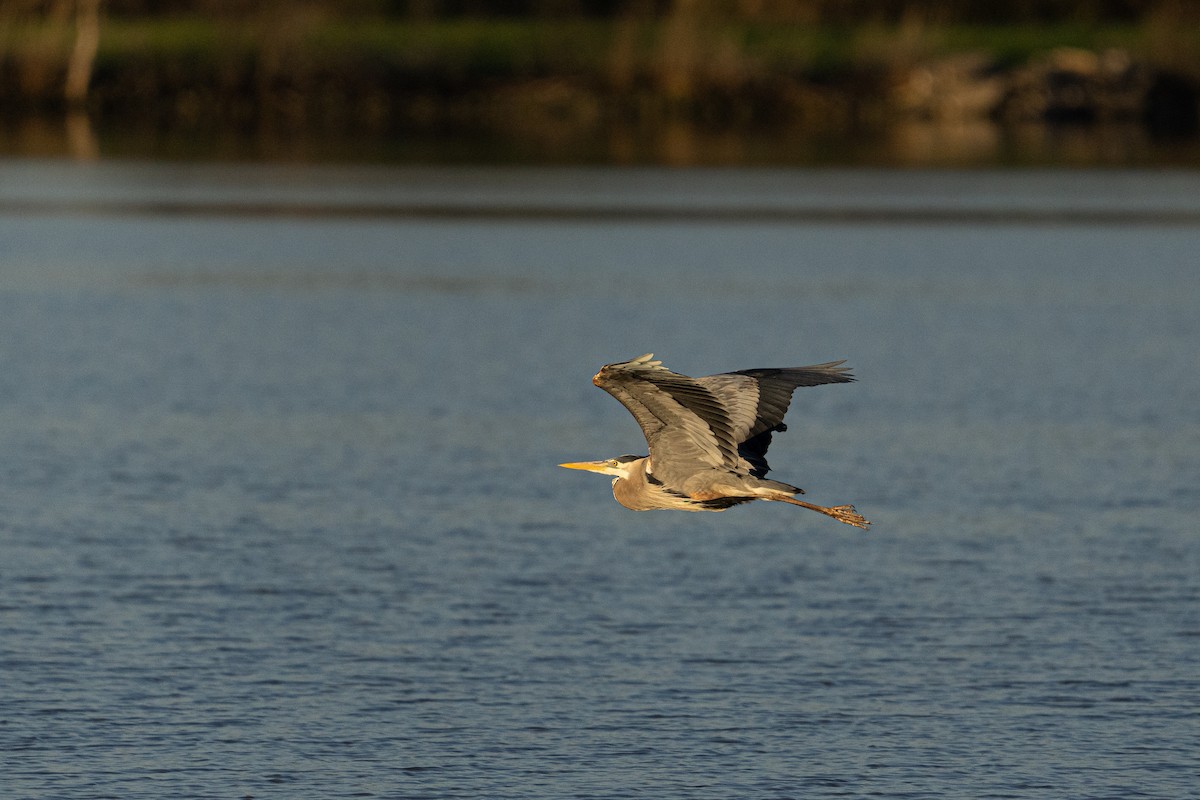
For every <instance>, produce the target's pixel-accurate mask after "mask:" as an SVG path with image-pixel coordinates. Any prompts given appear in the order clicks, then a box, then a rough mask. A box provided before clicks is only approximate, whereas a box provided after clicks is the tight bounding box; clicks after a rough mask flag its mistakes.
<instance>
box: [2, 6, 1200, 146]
mask: <svg viewBox="0 0 1200 800" xmlns="http://www.w3.org/2000/svg"><path fill="white" fill-rule="evenodd" d="M1198 96H1200V2H1193V1H1192V0H1008V1H1007V2H995V0H786V1H785V0H487V1H486V2H484V0H337V1H336V2H335V1H334V0H286V1H285V0H264V2H257V3H247V2H242V1H240V0H238V1H235V0H0V104H2V105H3V108H4V109H5V110H6V111H7V112H8V114H9V115H11V114H17V113H21V112H22V111H25V112H31V113H44V112H46V111H48V110H50V111H53V110H58V109H61V108H68V109H75V110H76V111H86V112H88V113H89V114H93V115H98V116H109V117H112V116H119V117H121V118H122V119H134V118H141V119H149V120H151V121H153V122H154V124H158V125H163V126H175V125H192V126H197V125H199V126H203V125H221V126H229V125H231V124H232V125H235V126H242V127H246V128H254V127H256V126H260V125H262V124H271V125H274V126H276V127H279V126H308V127H313V126H315V127H318V128H326V129H330V128H347V129H355V130H361V129H373V130H391V129H396V130H401V129H412V128H422V129H425V130H440V129H448V128H461V127H464V126H466V127H471V126H476V127H482V128H491V127H496V126H501V127H507V128H510V129H511V128H525V129H528V130H530V131H534V132H537V133H538V134H539V135H541V134H545V132H547V131H552V130H555V129H576V130H577V129H579V128H581V127H588V126H597V125H603V124H605V123H607V122H611V121H612V120H614V119H617V120H624V121H629V120H642V121H644V120H655V119H664V118H670V119H684V120H687V121H689V123H691V124H698V125H704V126H708V127H713V128H727V129H736V128H744V127H753V126H769V125H775V124H779V123H787V124H796V123H798V122H799V123H804V124H811V125H823V126H828V127H838V126H850V125H863V124H868V125H870V124H885V123H886V121H887V120H888V119H891V118H894V117H896V116H897V115H907V116H919V117H922V118H927V119H933V120H938V119H966V118H978V119H991V120H995V121H1000V122H1004V121H1011V120H1022V121H1025V120H1048V119H1059V120H1070V121H1075V122H1091V121H1097V120H1101V121H1102V120H1109V119H1122V120H1136V121H1142V122H1145V123H1147V124H1148V125H1151V126H1155V127H1156V128H1158V129H1160V130H1164V131H1170V132H1177V133H1185V134H1194V133H1195V132H1196V129H1197V127H1198V123H1197V118H1198V117H1200V107H1198V100H1197V97H1198Z"/></svg>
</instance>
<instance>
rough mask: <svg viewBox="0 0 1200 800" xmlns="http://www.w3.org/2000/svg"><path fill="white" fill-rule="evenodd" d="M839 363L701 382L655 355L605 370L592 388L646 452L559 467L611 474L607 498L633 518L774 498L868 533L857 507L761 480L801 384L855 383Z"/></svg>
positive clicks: (749, 372) (714, 377)
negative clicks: (614, 403)
mask: <svg viewBox="0 0 1200 800" xmlns="http://www.w3.org/2000/svg"><path fill="white" fill-rule="evenodd" d="M842 363H843V362H841V361H831V362H829V363H826V364H814V365H813V366H808V367H793V368H778V369H747V370H740V371H738V372H727V373H722V374H720V375H707V376H705V377H701V378H689V377H688V376H686V375H680V374H678V373H675V372H672V371H670V370H669V369H667V368H666V367H664V366H662V362H660V361H656V360H654V355H653V354H652V353H647V354H646V355H643V356H639V357H638V358H635V359H632V360H631V361H623V362H620V363H616V364H607V365H605V366H604V367H601V368H600V371H599V372H597V373H596V375H595V377H593V378H592V383H594V384H596V385H597V386H599V387H600V388H601V389H603V390H604V391H606V392H608V393H609V394H611V395H612V396H613V397H615V398H616V399H617V400H619V401H620V402H621V404H622V405H624V406H625V408H626V409H628V410H629V412H630V413H631V414H633V417H634V419H636V420H637V423H638V425H639V426H641V428H642V433H643V434H645V436H646V443H647V444H648V445H649V449H650V454H649V455H647V456H641V457H639V456H632V455H627V456H619V457H617V458H608V459H602V460H600V461H581V462H572V463H568V464H561V465H560V466H563V467H567V468H569V469H583V470H588V471H591V472H599V473H602V474H604V475H611V476H612V478H613V482H612V484H613V496H614V497H615V498H616V500H617V502H618V503H620V504H621V505H623V506H625V507H626V508H630V509H633V510H634V511H650V510H653V509H660V508H667V509H679V510H683V511H724V510H725V509H727V508H730V507H731V506H735V505H738V504H740V503H748V502H751V501H752V500H775V501H779V502H784V503H790V504H792V505H797V506H801V507H803V508H808V509H812V510H813V511H818V512H820V513H822V514H825V515H827V516H830V517H833V518H834V519H836V520H839V521H841V522H845V523H846V524H848V525H854V526H856V527H859V528H866V527H867V526H868V525H870V523H869V522H867V520H865V519H863V517H862V515H860V514H859V513H858V512H857V511H856V510H855V509H854V507H853V506H848V505H843V506H831V507H826V506H818V505H815V504H812V503H807V502H804V501H803V500H797V499H796V497H795V495H797V494H803V493H804V490H803V489H800V488H798V487H796V486H792V485H791V484H787V483H782V482H781V481H775V480H771V479H769V478H767V477H766V475H767V472H768V471H769V470H770V467H769V466H768V464H767V459H766V455H767V448H768V447H770V445H771V437H772V435H773V434H775V433H780V432H783V431H785V430H787V426H786V425H784V424H783V418H784V415H786V414H787V410H788V406H789V405H790V404H791V400H792V392H793V391H795V389H796V388H797V387H800V386H818V385H820V384H824V383H849V382H851V381H853V380H854V377H853V376H852V375H851V374H850V371H849V370H848V369H846V368H845V367H842V366H841V364H842Z"/></svg>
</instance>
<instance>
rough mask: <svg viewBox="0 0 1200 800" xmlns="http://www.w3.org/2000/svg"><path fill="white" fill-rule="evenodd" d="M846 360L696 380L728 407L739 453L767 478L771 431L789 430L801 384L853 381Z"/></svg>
mask: <svg viewBox="0 0 1200 800" xmlns="http://www.w3.org/2000/svg"><path fill="white" fill-rule="evenodd" d="M844 363H845V361H844V360H842V361H829V362H826V363H824V364H813V365H811V366H808V367H784V368H767V369H743V370H738V371H737V372H726V373H721V374H720V375H706V376H705V377H702V378H696V379H695V380H696V382H697V383H699V384H700V385H701V386H704V387H706V388H707V389H708V390H709V391H710V392H712V393H713V395H714V396H715V397H717V398H718V400H720V402H721V403H723V404H724V406H725V407H726V409H728V413H729V417H730V422H731V424H732V425H733V431H734V439H735V441H736V442H737V445H738V453H739V455H740V456H741V458H742V459H743V460H744V461H745V462H746V464H747V465H748V469H749V472H750V474H751V475H755V476H756V477H759V478H761V477H764V476H765V475H766V474H767V472H768V471H769V470H770V466H769V465H768V464H767V458H766V456H767V448H768V447H770V446H771V434H772V433H774V432H776V431H785V430H787V426H786V425H784V424H783V418H784V416H786V415H787V411H788V407H789V406H790V405H791V402H792V392H794V391H795V390H796V389H797V388H798V387H800V386H820V385H821V384H824V383H849V382H851V381H853V380H854V376H853V375H851V374H850V370H849V369H848V368H846V367H843V366H841V365H842V364H844Z"/></svg>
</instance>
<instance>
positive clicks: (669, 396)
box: [592, 353, 740, 485]
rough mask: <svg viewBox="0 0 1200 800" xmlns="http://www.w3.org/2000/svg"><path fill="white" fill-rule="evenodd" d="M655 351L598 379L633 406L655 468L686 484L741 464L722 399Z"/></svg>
mask: <svg viewBox="0 0 1200 800" xmlns="http://www.w3.org/2000/svg"><path fill="white" fill-rule="evenodd" d="M653 357H654V356H653V354H652V353H647V354H646V355H644V356H639V357H638V358H635V359H632V360H631V361H624V362H621V363H617V364H607V365H605V366H603V367H601V368H600V371H599V372H597V373H596V375H595V377H594V378H592V383H594V384H596V385H597V386H599V387H600V388H601V389H603V390H604V391H606V392H608V393H609V394H611V395H612V396H613V397H615V398H616V399H617V400H618V401H619V402H620V403H621V405H623V406H625V408H627V409H629V412H630V413H631V414H633V417H634V419H636V420H637V422H638V425H639V426H641V429H642V433H643V434H645V436H646V443H647V444H648V445H649V447H650V457H651V461H650V463H651V469H652V470H653V473H654V475H655V477H657V478H658V479H659V480H661V481H663V482H664V483H666V484H668V485H672V484H673V485H682V484H683V482H684V481H685V480H686V479H687V478H688V477H689V476H691V475H692V474H694V473H696V472H697V471H700V470H705V469H713V468H720V469H732V470H738V469H739V466H740V458H739V455H738V451H737V441H736V439H735V436H734V427H733V423H732V422H730V419H729V413H728V411H727V410H726V408H725V406H724V405H723V404H722V403H721V400H720V399H719V398H718V397H717V396H716V395H714V394H713V392H712V391H711V390H709V389H708V388H706V387H705V386H703V385H701V384H700V383H698V382H697V381H696V380H694V379H692V378H689V377H688V376H686V375H680V374H678V373H675V372H671V371H670V370H669V369H667V368H666V367H664V366H662V363H661V362H659V361H654V360H653Z"/></svg>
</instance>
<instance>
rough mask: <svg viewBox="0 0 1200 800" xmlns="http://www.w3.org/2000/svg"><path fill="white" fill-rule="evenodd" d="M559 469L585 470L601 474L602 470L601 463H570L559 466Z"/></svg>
mask: <svg viewBox="0 0 1200 800" xmlns="http://www.w3.org/2000/svg"><path fill="white" fill-rule="evenodd" d="M559 466H560V467H566V468H567V469H586V470H587V471H588V472H601V471H603V470H604V462H603V461H572V462H570V463H568V464H559Z"/></svg>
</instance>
